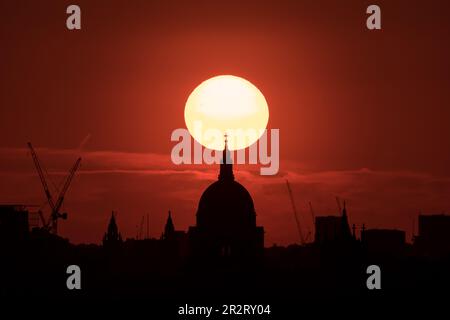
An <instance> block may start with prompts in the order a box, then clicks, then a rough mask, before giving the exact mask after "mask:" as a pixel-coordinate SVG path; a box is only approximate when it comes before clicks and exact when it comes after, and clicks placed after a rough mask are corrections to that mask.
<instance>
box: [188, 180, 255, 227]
mask: <svg viewBox="0 0 450 320" xmlns="http://www.w3.org/2000/svg"><path fill="white" fill-rule="evenodd" d="M197 225H198V226H199V227H208V228H214V229H216V230H221V229H224V228H228V229H230V228H231V229H240V228H248V227H255V226H256V214H255V208H254V206H253V199H252V197H251V195H250V193H249V192H248V191H247V189H245V187H244V186H242V185H241V184H240V183H238V182H236V181H234V180H231V179H230V180H218V181H216V182H214V183H213V184H211V185H210V186H209V187H208V188H207V189H206V190H205V191H204V192H203V195H202V196H201V198H200V202H199V205H198V211H197Z"/></svg>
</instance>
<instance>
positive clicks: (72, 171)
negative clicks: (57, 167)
mask: <svg viewBox="0 0 450 320" xmlns="http://www.w3.org/2000/svg"><path fill="white" fill-rule="evenodd" d="M80 163H81V158H78V159H77V161H76V162H75V164H74V165H73V167H72V169H70V171H69V175H68V176H67V179H66V181H65V182H64V186H63V187H62V189H61V192H60V193H59V196H58V200H57V201H56V205H55V211H59V209H60V208H61V205H62V203H63V201H64V196H65V195H66V192H67V189H69V186H70V183H71V182H72V178H73V176H74V175H75V172H76V171H77V170H78V168H79V167H80Z"/></svg>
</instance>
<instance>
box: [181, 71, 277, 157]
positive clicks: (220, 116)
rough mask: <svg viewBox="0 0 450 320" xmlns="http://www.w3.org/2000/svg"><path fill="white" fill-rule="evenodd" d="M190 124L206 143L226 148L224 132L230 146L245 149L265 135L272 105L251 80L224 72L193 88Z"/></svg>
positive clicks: (187, 110)
mask: <svg viewBox="0 0 450 320" xmlns="http://www.w3.org/2000/svg"><path fill="white" fill-rule="evenodd" d="M184 118H185V121H186V126H187V128H188V130H189V132H190V134H191V135H192V137H193V138H194V139H195V140H197V141H198V142H199V143H200V144H202V145H203V146H205V147H207V148H209V149H214V150H222V149H223V148H224V139H223V136H224V134H227V135H228V147H229V149H230V150H238V149H244V148H246V147H248V146H250V145H252V144H253V143H255V142H256V141H257V140H258V139H259V138H260V137H261V135H262V133H263V131H264V129H265V128H266V126H267V122H268V120H269V108H268V106H267V102H266V99H265V98H264V96H263V94H262V93H261V91H259V90H258V88H256V87H255V86H254V85H253V84H252V83H250V82H249V81H247V80H245V79H243V78H240V77H236V76H232V75H221V76H217V77H213V78H210V79H208V80H206V81H204V82H202V83H201V84H200V85H199V86H198V87H197V88H195V89H194V91H192V93H191V95H190V96H189V98H188V100H187V102H186V107H185V110H184Z"/></svg>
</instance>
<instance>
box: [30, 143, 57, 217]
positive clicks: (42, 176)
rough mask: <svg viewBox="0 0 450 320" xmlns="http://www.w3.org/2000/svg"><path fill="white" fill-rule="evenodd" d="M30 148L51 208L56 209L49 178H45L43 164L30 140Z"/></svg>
mask: <svg viewBox="0 0 450 320" xmlns="http://www.w3.org/2000/svg"><path fill="white" fill-rule="evenodd" d="M28 148H29V149H30V152H31V156H32V157H33V162H34V166H35V167H36V171H37V172H38V175H39V179H40V180H41V183H42V186H43V187H44V192H45V196H46V197H47V201H48V204H49V205H50V207H51V209H52V210H54V209H55V203H54V201H53V198H52V195H51V193H50V189H49V188H48V184H47V180H45V176H44V172H43V171H42V167H41V164H40V162H39V158H38V156H37V154H36V152H35V151H34V148H33V146H32V145H31V142H28Z"/></svg>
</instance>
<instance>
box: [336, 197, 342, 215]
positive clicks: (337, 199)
mask: <svg viewBox="0 0 450 320" xmlns="http://www.w3.org/2000/svg"><path fill="white" fill-rule="evenodd" d="M336 203H337V206H338V209H339V214H342V207H341V201H340V199H339V197H336Z"/></svg>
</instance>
